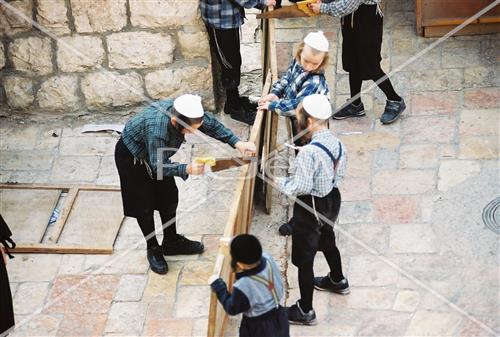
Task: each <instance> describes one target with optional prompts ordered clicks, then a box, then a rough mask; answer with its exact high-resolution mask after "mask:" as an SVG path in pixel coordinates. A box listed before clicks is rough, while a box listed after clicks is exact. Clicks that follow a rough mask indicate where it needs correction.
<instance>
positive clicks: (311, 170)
mask: <svg viewBox="0 0 500 337" xmlns="http://www.w3.org/2000/svg"><path fill="white" fill-rule="evenodd" d="M331 115H332V108H331V106H330V102H329V101H328V98H327V97H326V96H324V95H310V96H307V97H306V98H304V100H303V102H302V104H301V105H299V107H298V108H297V111H296V116H297V124H298V128H299V131H301V132H303V133H305V134H304V135H303V136H302V137H303V138H304V139H305V140H308V139H310V142H309V143H308V145H305V146H303V147H302V148H301V150H300V151H299V153H298V155H297V157H296V159H295V174H294V175H292V176H290V177H284V178H277V179H276V182H277V184H278V186H279V189H280V191H281V192H283V193H285V194H286V195H288V196H291V197H296V201H295V205H294V208H293V217H292V219H291V220H290V221H291V224H292V226H293V231H292V263H293V264H294V265H295V266H297V268H298V279H299V288H300V299H299V300H298V301H297V302H296V303H295V304H294V305H292V306H291V307H290V308H288V321H289V322H290V323H293V324H301V325H315V324H317V321H316V313H315V311H314V309H313V307H312V300H313V291H314V288H316V289H318V290H327V291H331V292H335V293H339V294H348V293H349V283H348V281H347V279H346V278H345V277H344V275H343V273H342V262H341V257H340V252H339V250H338V248H337V246H336V244H335V234H334V232H333V223H334V222H335V221H336V219H337V216H338V214H339V210H340V201H341V198H340V192H339V190H338V188H337V187H338V184H339V183H340V182H341V180H342V178H343V176H344V172H345V168H346V162H347V157H346V151H345V148H344V146H343V145H342V142H341V141H340V140H339V139H337V138H336V137H335V136H334V135H333V133H332V132H331V131H330V130H329V129H328V119H329V118H330V117H331ZM318 250H319V251H322V252H323V254H324V255H325V258H326V261H327V262H328V265H329V267H330V273H329V274H328V275H327V276H325V277H317V278H315V277H314V271H313V263H314V257H315V255H316V253H317V251H318Z"/></svg>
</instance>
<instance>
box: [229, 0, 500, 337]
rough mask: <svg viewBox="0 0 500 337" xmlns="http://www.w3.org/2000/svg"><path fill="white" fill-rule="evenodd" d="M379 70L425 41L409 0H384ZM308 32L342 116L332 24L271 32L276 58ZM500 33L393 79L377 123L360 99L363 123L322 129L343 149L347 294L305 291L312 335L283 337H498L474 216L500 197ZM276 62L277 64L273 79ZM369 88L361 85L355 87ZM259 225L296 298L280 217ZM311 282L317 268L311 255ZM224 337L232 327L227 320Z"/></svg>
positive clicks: (436, 53) (485, 238) (493, 243)
mask: <svg viewBox="0 0 500 337" xmlns="http://www.w3.org/2000/svg"><path fill="white" fill-rule="evenodd" d="M384 3H385V8H384V9H385V23H384V24H385V31H384V44H383V51H382V56H383V61H382V65H383V68H384V69H385V70H386V71H391V70H393V69H395V68H396V67H398V66H399V65H401V64H402V63H404V62H405V61H406V60H407V59H408V58H410V57H411V56H412V55H414V54H416V53H417V52H419V51H420V50H422V49H424V48H425V47H427V46H429V45H430V44H431V43H433V42H435V41H437V39H424V38H421V37H418V36H416V34H415V25H414V9H413V6H414V2H413V1H409V0H387V1H384ZM316 27H320V29H322V30H323V31H325V33H326V34H327V35H328V36H329V38H330V40H331V41H332V48H331V49H332V51H333V56H332V58H331V67H330V69H329V70H328V72H327V78H328V80H329V83H330V88H331V89H332V96H333V97H332V98H333V101H334V102H335V104H336V105H337V106H340V104H342V103H343V102H344V101H345V100H346V99H347V98H348V97H349V85H348V77H347V74H346V73H345V72H344V71H343V70H342V67H341V34H340V29H339V20H338V19H333V18H330V17H322V18H320V19H319V20H317V21H315V20H310V19H308V20H305V19H304V20H301V19H290V20H283V21H280V22H278V23H277V28H278V31H277V34H276V36H277V47H278V59H279V60H284V59H289V58H290V55H291V51H292V50H293V48H294V45H295V44H296V42H297V41H300V40H301V39H302V37H303V36H304V35H305V33H306V32H307V31H310V30H312V29H317V28H316ZM499 41H500V40H499V35H483V36H472V37H457V38H450V39H448V40H446V41H444V42H443V43H442V44H440V45H439V46H438V47H437V48H435V49H433V50H432V51H430V52H429V53H427V54H425V55H424V56H423V57H422V58H420V59H418V60H416V61H415V62H413V63H412V64H411V65H409V66H408V67H405V68H403V69H401V70H400V71H398V72H397V73H395V74H393V75H392V76H391V77H392V81H393V83H394V84H395V87H396V90H397V91H398V92H399V93H400V94H401V95H402V96H403V97H404V98H405V100H406V102H407V105H408V108H407V110H406V112H405V113H404V115H403V117H402V118H401V119H400V120H399V121H398V122H396V123H394V124H393V125H390V126H383V125H381V124H380V122H379V120H378V118H379V117H380V115H381V114H382V112H383V108H384V104H385V100H384V97H383V94H382V93H381V91H380V90H378V88H377V89H375V90H370V91H368V92H366V93H364V94H363V96H362V99H363V102H364V104H365V107H366V108H367V110H368V112H367V116H366V117H364V118H359V119H348V120H344V121H334V122H333V123H332V124H331V127H332V130H333V131H334V132H335V133H336V134H337V135H338V136H339V137H340V138H341V139H342V140H343V142H344V143H345V145H346V147H347V150H348V151H349V165H348V174H347V179H346V180H345V181H344V183H343V186H342V188H341V191H342V199H343V203H342V209H341V214H340V219H339V223H338V224H337V225H336V229H337V236H338V245H339V247H340V250H341V252H342V256H343V265H344V270H345V273H346V275H347V276H348V278H349V281H350V284H351V290H352V292H351V294H350V295H348V296H338V295H332V294H328V293H320V292H316V293H315V299H314V301H315V302H314V307H315V309H316V313H317V315H318V318H319V325H317V326H315V327H297V326H293V327H292V329H291V331H292V335H294V336H335V335H338V336H491V335H498V334H499V333H500V322H499V319H498V317H500V315H499V314H500V307H499V301H498V294H499V290H500V289H499V286H500V282H499V276H498V275H499V273H498V261H499V259H498V252H499V250H498V236H497V234H495V233H494V232H493V231H490V230H489V229H487V228H486V227H485V225H484V224H483V222H482V219H481V212H482V210H483V208H484V206H485V205H486V204H487V203H488V202H490V201H491V200H493V199H494V198H496V197H498V196H499V190H500V189H499V183H498V182H499V174H498V172H499V171H498V169H499V164H498V158H499V153H498V147H499V116H500V114H499V112H500V65H499V61H500V54H499V50H500V44H499ZM286 66H287V64H286V62H280V68H281V70H284V69H286ZM371 84H372V83H365V84H364V86H363V88H364V89H367V88H368V87H369V86H370V85H371ZM282 213H283V212H282V211H281V210H275V214H273V215H272V216H271V217H266V216H264V215H261V216H258V217H257V219H256V221H255V223H254V227H253V231H254V232H255V233H257V234H259V235H260V236H261V237H262V238H264V240H265V246H266V248H267V249H268V250H270V251H271V252H273V254H274V255H275V256H276V257H277V258H279V259H280V262H281V265H282V266H283V270H282V271H283V273H284V275H285V276H286V279H287V283H288V287H289V293H288V296H287V304H288V305H290V304H293V302H294V301H295V300H296V299H297V298H298V296H299V292H298V283H297V275H296V274H297V269H296V268H295V266H293V265H292V264H291V262H290V261H288V260H287V258H288V254H289V252H290V249H291V245H290V242H289V240H288V241H287V242H286V243H285V242H284V240H283V239H282V238H279V237H278V235H277V234H276V229H277V227H278V225H279V224H280V221H282V219H283V218H284V217H285V215H283V214H282ZM315 270H316V273H317V274H318V275H323V274H325V273H326V272H327V266H326V262H325V261H324V258H323V257H322V256H318V257H317V259H316V268H315ZM232 323H233V324H232V325H231V326H232V335H235V334H236V332H235V331H236V327H237V322H236V321H232Z"/></svg>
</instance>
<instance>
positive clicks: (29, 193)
mask: <svg viewBox="0 0 500 337" xmlns="http://www.w3.org/2000/svg"><path fill="white" fill-rule="evenodd" d="M60 194H61V190H22V189H0V214H2V216H3V218H4V219H5V221H6V222H7V224H8V225H9V227H10V229H11V231H12V238H13V239H14V241H16V242H33V243H39V242H41V241H42V238H43V235H44V234H45V230H46V229H47V225H48V223H49V220H50V217H51V215H52V211H53V210H54V207H55V206H56V204H57V201H58V200H59V196H60Z"/></svg>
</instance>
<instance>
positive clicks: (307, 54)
mask: <svg viewBox="0 0 500 337" xmlns="http://www.w3.org/2000/svg"><path fill="white" fill-rule="evenodd" d="M328 46H329V43H328V40H327V38H326V37H325V35H324V34H323V32H322V31H319V32H312V33H309V34H307V36H306V37H305V38H304V41H303V42H302V43H301V44H300V45H299V48H298V49H297V54H296V55H295V58H296V59H297V61H298V62H299V63H300V65H301V66H302V68H304V70H305V71H308V72H313V73H320V72H321V71H323V70H324V69H325V68H326V65H327V64H328Z"/></svg>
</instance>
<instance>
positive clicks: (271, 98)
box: [259, 94, 279, 104]
mask: <svg viewBox="0 0 500 337" xmlns="http://www.w3.org/2000/svg"><path fill="white" fill-rule="evenodd" d="M277 99H279V97H278V96H276V95H275V94H268V95H266V96H263V97H261V98H260V99H259V104H260V103H264V102H271V101H276V100H277Z"/></svg>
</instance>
